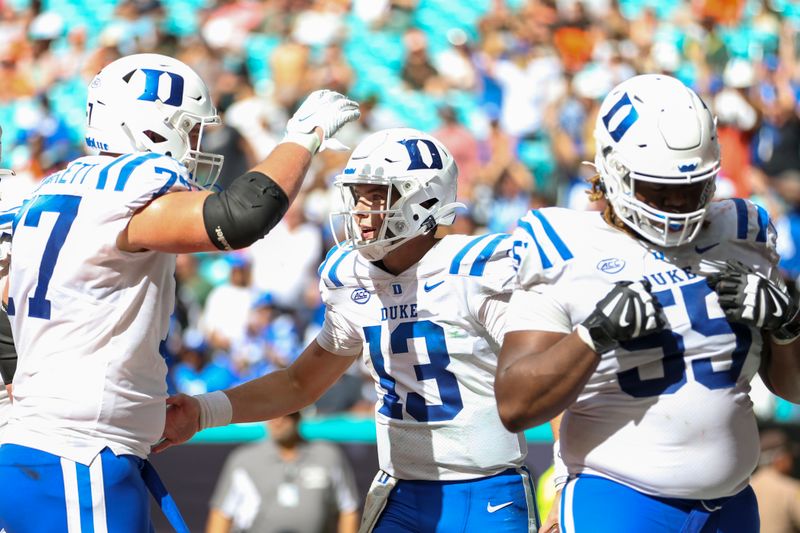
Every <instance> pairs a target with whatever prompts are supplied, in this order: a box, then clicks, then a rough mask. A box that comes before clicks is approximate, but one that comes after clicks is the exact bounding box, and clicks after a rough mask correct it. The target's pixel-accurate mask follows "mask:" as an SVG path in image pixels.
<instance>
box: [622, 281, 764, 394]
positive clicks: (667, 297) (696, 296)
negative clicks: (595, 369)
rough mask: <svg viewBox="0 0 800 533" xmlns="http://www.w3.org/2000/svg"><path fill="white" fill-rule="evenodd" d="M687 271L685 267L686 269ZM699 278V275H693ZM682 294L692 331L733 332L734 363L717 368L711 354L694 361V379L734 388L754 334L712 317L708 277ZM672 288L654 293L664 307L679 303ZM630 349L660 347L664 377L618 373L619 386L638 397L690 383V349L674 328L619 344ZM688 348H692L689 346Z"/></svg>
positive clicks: (703, 333)
mask: <svg viewBox="0 0 800 533" xmlns="http://www.w3.org/2000/svg"><path fill="white" fill-rule="evenodd" d="M684 272H686V270H684ZM693 276H694V277H697V276H696V275H693ZM678 289H679V290H680V291H681V295H682V296H683V304H684V306H685V309H686V314H687V315H688V318H689V325H690V328H691V330H692V331H696V332H697V333H699V334H700V335H701V336H703V337H716V336H721V335H731V334H733V335H734V338H735V347H734V349H733V351H732V352H731V363H730V366H729V367H728V368H727V369H721V370H714V367H713V366H712V357H703V358H699V359H694V360H692V371H693V375H694V379H695V381H697V382H698V383H700V384H701V385H703V386H705V387H707V388H709V389H712V390H713V389H724V388H730V387H733V386H734V385H735V384H736V380H737V379H738V378H739V374H740V373H741V372H742V367H743V366H744V362H745V359H746V358H747V354H748V352H749V351H750V345H751V343H752V334H751V332H750V329H749V328H748V327H747V326H744V325H742V324H735V323H729V322H728V321H727V320H726V319H725V318H724V317H717V318H710V317H709V312H708V299H707V296H708V295H710V294H711V293H712V292H713V291H712V289H711V288H710V287H709V286H708V284H707V283H706V281H705V279H702V280H700V281H697V282H695V283H690V284H687V285H681V286H679V287H678ZM673 290H675V289H674V288H672V289H666V290H663V291H655V292H653V296H654V297H655V298H656V299H657V300H658V302H659V303H660V304H661V306H662V307H664V308H667V307H671V306H674V305H676V303H677V302H676V299H675V295H674V294H673ZM620 344H621V345H622V347H623V348H625V349H626V350H628V351H631V352H636V351H640V350H652V349H661V350H662V351H663V354H664V358H663V359H662V365H663V376H662V377H660V378H652V379H642V378H641V377H640V376H639V369H638V368H631V369H628V370H625V371H622V372H619V373H618V374H617V379H618V380H619V386H620V388H621V389H622V390H623V391H625V392H626V393H628V394H630V395H631V396H634V397H636V398H647V397H651V396H659V395H661V394H673V393H675V392H677V391H678V390H679V389H680V388H681V387H683V386H684V385H685V384H686V382H687V374H686V361H685V359H684V356H685V354H686V351H687V347H686V344H685V337H684V336H683V335H681V334H679V333H677V332H675V331H673V330H669V329H665V330H663V331H660V332H658V333H655V334H652V335H647V336H645V337H640V338H638V339H634V340H631V341H625V342H622V343H620ZM689 351H690V352H691V351H692V349H691V347H689Z"/></svg>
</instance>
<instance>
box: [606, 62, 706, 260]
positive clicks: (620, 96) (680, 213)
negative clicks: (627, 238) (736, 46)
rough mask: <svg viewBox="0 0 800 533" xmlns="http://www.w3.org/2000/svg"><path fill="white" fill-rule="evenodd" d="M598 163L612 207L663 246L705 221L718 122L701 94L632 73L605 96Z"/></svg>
mask: <svg viewBox="0 0 800 533" xmlns="http://www.w3.org/2000/svg"><path fill="white" fill-rule="evenodd" d="M595 140H596V144H597V147H596V148H597V153H596V156H595V166H596V168H597V171H598V173H599V175H600V179H601V181H602V184H603V187H604V189H605V195H606V198H607V200H608V202H609V203H610V204H611V206H612V207H613V210H614V214H615V215H616V217H617V218H618V219H620V220H621V221H622V222H623V223H625V225H627V226H628V227H629V228H631V229H632V230H634V231H635V232H636V233H637V234H639V235H640V236H641V237H643V238H645V239H647V240H648V241H650V242H652V243H654V244H657V245H659V246H664V247H673V246H680V245H683V244H686V243H689V242H691V241H692V240H693V239H694V238H695V237H696V236H697V234H698V233H699V231H700V229H701V228H702V225H703V221H704V220H705V215H706V212H707V210H708V205H709V203H710V202H711V200H712V198H713V196H714V191H715V178H716V175H717V173H718V172H719V144H718V142H717V135H716V124H715V121H714V119H713V118H712V116H711V113H710V112H709V110H708V108H707V107H706V106H705V104H704V103H703V101H702V100H701V99H700V98H699V97H698V96H697V95H696V94H695V93H694V91H692V90H691V89H689V88H687V87H686V86H684V85H683V84H682V83H681V82H680V81H678V80H676V79H675V78H671V77H669V76H663V75H643V76H636V77H634V78H631V79H629V80H627V81H625V82H623V83H621V84H620V85H618V86H617V87H616V88H614V89H613V90H612V91H611V93H609V95H608V96H607V97H606V99H605V100H604V101H603V104H602V105H601V107H600V111H599V113H598V118H597V123H596V127H595Z"/></svg>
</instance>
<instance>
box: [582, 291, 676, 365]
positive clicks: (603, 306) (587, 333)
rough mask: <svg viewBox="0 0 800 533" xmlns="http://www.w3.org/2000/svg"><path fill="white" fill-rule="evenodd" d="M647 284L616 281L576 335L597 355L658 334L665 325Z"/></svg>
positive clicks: (661, 311)
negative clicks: (624, 343)
mask: <svg viewBox="0 0 800 533" xmlns="http://www.w3.org/2000/svg"><path fill="white" fill-rule="evenodd" d="M650 288H651V285H650V282H649V281H647V280H644V281H618V282H617V283H615V284H614V288H613V289H611V291H609V293H608V294H607V295H606V296H605V297H604V298H603V299H602V300H600V301H599V302H598V303H597V306H596V307H595V309H594V311H592V314H590V315H589V316H588V318H587V319H586V320H584V321H583V323H582V324H580V325H579V326H578V335H580V337H581V340H583V341H584V342H585V343H586V344H587V345H589V347H590V348H591V349H592V350H594V351H595V352H597V353H598V354H601V355H602V354H604V353H606V352H609V351H611V350H614V349H616V348H618V347H619V344H620V342H621V341H628V340H631V339H636V338H638V337H643V336H645V335H650V334H651V333H657V332H659V331H661V330H662V329H664V325H665V324H666V323H667V321H666V318H665V317H664V312H663V310H662V309H661V305H660V304H659V303H658V300H656V299H655V298H653V295H652V294H650Z"/></svg>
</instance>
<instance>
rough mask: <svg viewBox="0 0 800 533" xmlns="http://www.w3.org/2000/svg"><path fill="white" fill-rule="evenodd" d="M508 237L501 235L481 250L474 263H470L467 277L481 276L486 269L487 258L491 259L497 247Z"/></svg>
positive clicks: (504, 234)
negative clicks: (470, 266)
mask: <svg viewBox="0 0 800 533" xmlns="http://www.w3.org/2000/svg"><path fill="white" fill-rule="evenodd" d="M508 237H509V235H508V234H507V233H501V234H499V235H497V236H496V237H495V238H494V239H492V240H491V241H489V244H487V245H486V246H484V247H483V250H481V253H480V254H479V255H478V257H477V259H475V262H474V263H472V268H470V269H469V275H470V276H482V275H483V271H484V270H485V269H486V263H488V262H489V258H490V257H492V254H493V253H494V251H495V250H496V249H497V246H498V245H499V244H500V243H501V242H502V241H503V240H504V239H507V238H508Z"/></svg>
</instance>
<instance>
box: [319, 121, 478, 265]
mask: <svg viewBox="0 0 800 533" xmlns="http://www.w3.org/2000/svg"><path fill="white" fill-rule="evenodd" d="M457 178H458V167H457V166H456V162H455V160H454V159H453V156H452V155H451V154H450V151H449V150H447V148H445V147H444V145H443V144H442V143H441V142H440V141H438V140H437V139H435V138H433V137H431V136H430V135H428V134H426V133H423V132H421V131H419V130H415V129H410V128H393V129H387V130H381V131H379V132H377V133H373V134H372V135H370V136H369V137H367V138H366V139H364V140H363V141H362V142H361V143H360V144H359V145H358V146H356V148H355V150H353V154H352V155H351V156H350V160H349V161H348V162H347V166H346V167H345V169H344V172H343V173H342V174H339V175H338V176H336V179H335V181H334V185H335V186H336V187H337V189H338V190H339V191H340V193H341V195H342V200H343V202H344V210H342V211H338V212H334V213H331V215H330V221H331V229H332V231H333V234H334V235H336V228H337V225H338V224H337V223H338V222H342V225H343V226H344V235H345V238H344V240H342V241H340V242H339V244H340V246H344V247H349V248H350V249H354V250H358V251H359V252H360V253H361V254H362V255H363V256H364V257H366V258H367V259H368V260H370V261H379V260H381V259H383V257H384V256H385V255H386V254H387V253H388V252H389V251H391V250H393V249H395V248H397V247H398V246H400V245H401V244H403V243H405V242H407V241H409V240H410V239H413V238H414V237H416V236H418V235H422V234H424V233H427V232H429V231H432V230H433V229H434V228H435V227H436V226H437V225H439V224H441V225H444V226H449V225H450V224H452V223H453V221H454V220H455V216H456V215H455V210H456V208H458V207H464V205H463V204H461V203H458V202H456V201H455V200H456V185H457ZM357 185H384V186H386V189H387V193H386V194H387V196H386V198H387V200H386V209H380V210H371V211H364V210H358V209H356V194H355V193H354V190H353V187H355V186H357ZM365 214H368V215H371V214H379V215H383V222H382V224H381V227H380V228H376V231H375V236H374V238H370V239H366V240H365V239H363V238H362V235H361V230H360V228H359V224H358V215H361V216H362V217H363V215H365Z"/></svg>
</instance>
